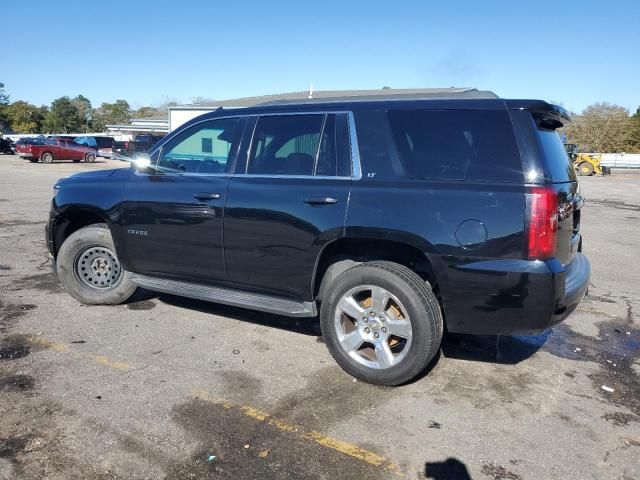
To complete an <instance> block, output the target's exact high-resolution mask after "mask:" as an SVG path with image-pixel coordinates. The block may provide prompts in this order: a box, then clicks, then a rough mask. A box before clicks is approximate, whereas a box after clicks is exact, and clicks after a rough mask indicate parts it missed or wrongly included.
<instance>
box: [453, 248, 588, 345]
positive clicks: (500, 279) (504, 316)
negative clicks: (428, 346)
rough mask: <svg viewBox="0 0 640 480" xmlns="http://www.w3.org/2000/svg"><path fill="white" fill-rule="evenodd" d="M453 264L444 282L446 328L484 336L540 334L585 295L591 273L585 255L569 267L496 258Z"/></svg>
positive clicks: (577, 257)
mask: <svg viewBox="0 0 640 480" xmlns="http://www.w3.org/2000/svg"><path fill="white" fill-rule="evenodd" d="M451 268H452V269H451V270H450V272H451V275H450V276H449V279H448V282H447V285H443V286H442V287H443V288H442V297H443V303H444V309H445V314H446V319H447V329H448V330H449V331H450V332H454V333H469V334H479V335H516V334H518V335H526V334H537V333H540V332H542V331H544V330H546V329H547V328H549V327H552V326H553V325H556V324H557V323H559V322H561V321H562V320H564V319H565V318H567V317H568V316H569V315H570V314H571V313H572V312H573V311H574V310H575V309H576V307H577V306H578V304H579V303H580V301H581V300H582V299H583V298H584V296H585V294H586V293H587V288H588V285H589V276H590V274H591V267H590V265H589V261H588V260H587V257H585V256H584V255H583V254H582V253H577V254H576V256H575V257H574V259H573V261H572V262H571V263H570V264H568V265H566V266H563V265H562V264H561V263H560V262H559V261H558V260H555V259H552V260H547V261H539V260H538V261H529V260H494V261H481V262H473V263H470V264H465V265H461V266H460V265H459V266H456V267H451ZM452 280H453V281H452Z"/></svg>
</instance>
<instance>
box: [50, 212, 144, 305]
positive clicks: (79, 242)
mask: <svg viewBox="0 0 640 480" xmlns="http://www.w3.org/2000/svg"><path fill="white" fill-rule="evenodd" d="M115 251H116V249H115V247H114V245H113V240H112V238H111V232H109V228H108V227H107V225H106V224H102V223H100V224H95V225H90V226H88V227H84V228H81V229H80V230H78V231H76V232H74V233H72V234H71V235H70V236H69V238H67V239H66V240H65V241H64V243H63V244H62V247H60V252H59V253H58V258H57V259H56V273H57V274H58V279H59V280H60V282H61V283H62V285H63V286H64V288H65V289H66V290H67V292H69V293H70V294H71V296H72V297H74V298H75V299H77V300H79V301H80V302H82V303H85V304H89V305H116V304H119V303H122V302H124V301H126V300H127V299H128V298H129V297H131V295H133V293H134V292H135V290H136V286H135V284H133V283H132V282H131V278H130V274H129V272H127V271H126V270H124V269H123V268H122V266H121V265H120V261H119V260H118V257H117V256H116V253H115Z"/></svg>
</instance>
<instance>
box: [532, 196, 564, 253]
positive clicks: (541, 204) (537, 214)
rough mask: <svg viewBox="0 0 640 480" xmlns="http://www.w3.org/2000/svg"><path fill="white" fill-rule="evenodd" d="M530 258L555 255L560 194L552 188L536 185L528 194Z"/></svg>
mask: <svg viewBox="0 0 640 480" xmlns="http://www.w3.org/2000/svg"><path fill="white" fill-rule="evenodd" d="M527 209H528V214H529V258H530V259H537V260H543V259H546V258H550V257H553V255H554V254H555V251H556V232H557V231H558V194H557V193H556V192H555V191H554V190H553V189H551V188H545V187H534V188H532V189H531V190H530V193H528V194H527Z"/></svg>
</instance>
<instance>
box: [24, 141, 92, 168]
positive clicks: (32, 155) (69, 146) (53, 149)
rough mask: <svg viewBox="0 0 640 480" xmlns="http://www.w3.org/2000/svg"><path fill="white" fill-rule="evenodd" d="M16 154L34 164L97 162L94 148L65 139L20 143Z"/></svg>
mask: <svg viewBox="0 0 640 480" xmlns="http://www.w3.org/2000/svg"><path fill="white" fill-rule="evenodd" d="M16 153H17V154H18V155H20V156H21V157H22V158H24V159H26V160H29V161H30V162H32V163H35V162H37V161H42V163H51V162H53V161H54V160H73V161H74V162H79V161H81V160H84V161H85V162H87V163H93V162H95V161H96V153H97V152H96V151H95V150H94V149H93V148H89V147H85V146H83V145H78V144H77V143H74V142H72V141H70V140H66V139H64V138H44V139H40V138H37V139H30V141H29V142H25V143H18V144H17V146H16Z"/></svg>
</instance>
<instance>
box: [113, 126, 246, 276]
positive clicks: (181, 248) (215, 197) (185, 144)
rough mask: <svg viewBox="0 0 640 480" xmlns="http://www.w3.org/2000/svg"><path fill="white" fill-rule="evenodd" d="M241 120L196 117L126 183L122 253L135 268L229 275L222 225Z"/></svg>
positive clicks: (145, 271) (160, 273)
mask: <svg viewBox="0 0 640 480" xmlns="http://www.w3.org/2000/svg"><path fill="white" fill-rule="evenodd" d="M245 123H246V120H245V119H243V118H227V119H214V120H207V121H203V122H199V123H197V124H195V125H192V126H191V127H188V128H186V129H185V130H184V131H182V132H181V133H179V134H177V135H176V136H175V137H173V138H172V139H170V140H169V141H168V142H167V143H166V144H164V145H163V146H162V147H161V148H160V150H156V151H155V152H154V153H153V156H154V157H155V160H156V163H155V166H154V168H152V169H149V170H148V171H145V172H136V173H135V174H134V175H133V177H132V179H131V180H130V181H129V182H127V186H126V192H125V195H124V198H125V199H126V201H125V202H124V203H123V207H122V226H123V228H122V230H123V236H124V242H123V243H124V244H125V254H126V256H127V260H128V263H129V264H130V265H132V266H133V270H134V272H136V273H140V274H146V275H151V276H161V277H172V278H178V279H184V280H187V281H189V280H190V281H194V282H198V283H219V282H225V281H226V280H227V275H226V272H225V268H224V258H223V243H222V238H223V236H222V225H223V224H222V222H223V212H224V202H225V199H226V195H227V184H228V183H229V178H230V172H231V171H232V169H233V167H234V162H235V159H236V156H237V153H238V148H239V144H240V140H241V138H242V133H243V129H244V125H245Z"/></svg>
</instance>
